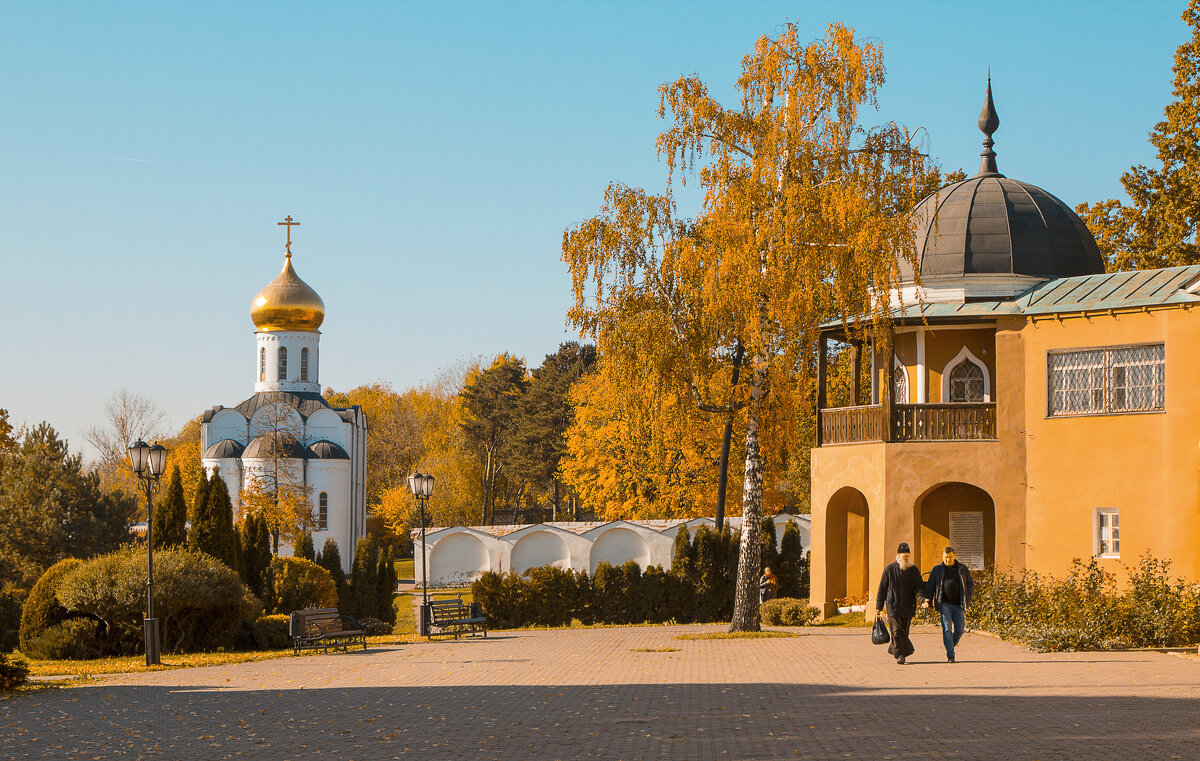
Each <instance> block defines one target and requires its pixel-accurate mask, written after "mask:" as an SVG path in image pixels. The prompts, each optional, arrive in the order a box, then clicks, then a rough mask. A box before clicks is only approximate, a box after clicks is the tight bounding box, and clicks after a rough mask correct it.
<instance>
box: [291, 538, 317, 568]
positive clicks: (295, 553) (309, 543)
mask: <svg viewBox="0 0 1200 761" xmlns="http://www.w3.org/2000/svg"><path fill="white" fill-rule="evenodd" d="M292 557H297V558H304V559H305V560H311V561H313V562H316V560H317V551H316V548H314V547H313V540H312V534H310V533H308V532H307V531H301V532H300V533H299V534H297V535H296V546H295V547H293V548H292Z"/></svg>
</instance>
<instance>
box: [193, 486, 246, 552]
mask: <svg viewBox="0 0 1200 761" xmlns="http://www.w3.org/2000/svg"><path fill="white" fill-rule="evenodd" d="M197 518H198V520H197V521H196V522H195V523H193V524H192V533H191V535H190V536H189V537H188V542H189V545H190V546H191V547H192V548H193V549H196V550H199V551H200V552H205V553H207V554H209V555H212V556H213V557H214V558H216V559H217V560H220V561H221V562H222V563H224V564H225V565H226V566H228V567H229V568H232V569H234V570H237V569H238V566H239V565H240V564H239V563H238V542H237V537H236V535H235V534H234V531H233V503H232V501H231V500H230V499H229V488H228V487H227V486H226V485H225V479H224V478H221V477H220V473H219V472H218V471H217V470H214V471H213V474H212V477H211V478H210V479H209V482H208V488H207V490H206V494H205V498H204V505H203V506H202V509H201V510H200V512H199V514H198V516H197Z"/></svg>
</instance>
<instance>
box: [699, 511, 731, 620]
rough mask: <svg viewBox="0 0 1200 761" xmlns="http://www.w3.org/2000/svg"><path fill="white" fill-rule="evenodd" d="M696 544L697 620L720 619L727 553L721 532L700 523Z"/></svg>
mask: <svg viewBox="0 0 1200 761" xmlns="http://www.w3.org/2000/svg"><path fill="white" fill-rule="evenodd" d="M692 543H693V544H694V545H695V549H694V552H695V554H696V564H695V580H694V581H695V586H696V621H698V622H702V623H704V622H709V621H718V620H720V618H721V609H722V608H723V607H724V606H723V605H722V599H723V594H722V592H723V589H724V586H725V569H724V559H725V553H724V552H723V550H722V546H721V535H720V534H718V533H717V532H715V531H713V530H712V529H711V528H709V527H708V525H707V524H703V523H702V524H700V526H699V527H697V529H696V536H695V537H694V538H693V539H692Z"/></svg>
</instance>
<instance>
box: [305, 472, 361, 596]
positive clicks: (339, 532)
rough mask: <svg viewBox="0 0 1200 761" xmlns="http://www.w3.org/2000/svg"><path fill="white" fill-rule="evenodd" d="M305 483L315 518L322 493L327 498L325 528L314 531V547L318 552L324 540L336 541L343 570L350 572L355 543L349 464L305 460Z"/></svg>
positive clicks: (323, 544)
mask: <svg viewBox="0 0 1200 761" xmlns="http://www.w3.org/2000/svg"><path fill="white" fill-rule="evenodd" d="M305 476H306V478H307V483H308V485H309V486H310V487H312V511H313V515H314V516H316V515H317V510H318V505H319V500H320V496H321V493H322V492H324V493H325V494H326V495H327V496H328V498H329V505H328V516H329V520H328V528H327V529H325V530H324V531H314V532H313V546H314V547H315V548H316V549H317V550H320V549H321V548H322V547H324V546H325V540H326V539H330V538H332V539H333V540H334V541H335V542H337V546H338V551H339V552H340V553H341V556H342V570H344V571H346V572H349V571H350V565H351V562H352V560H353V557H354V542H355V541H356V540H357V537H356V536H355V532H354V527H353V511H352V510H351V503H350V461H349V460H308V461H307V463H306V474H305Z"/></svg>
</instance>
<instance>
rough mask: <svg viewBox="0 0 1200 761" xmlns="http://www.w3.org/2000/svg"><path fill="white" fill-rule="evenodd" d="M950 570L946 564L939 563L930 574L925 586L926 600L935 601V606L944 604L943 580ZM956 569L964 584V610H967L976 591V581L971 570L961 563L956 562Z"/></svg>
mask: <svg viewBox="0 0 1200 761" xmlns="http://www.w3.org/2000/svg"><path fill="white" fill-rule="evenodd" d="M947 568H949V566H947V565H946V564H945V563H938V564H937V565H935V566H934V567H933V569H932V570H931V571H930V572H929V581H928V582H926V584H925V595H924V597H925V599H926V600H933V604H934V605H935V606H937V605H941V604H942V578H943V577H944V576H945V575H946V570H947ZM954 569H955V570H956V571H958V578H959V581H961V583H962V606H963V610H966V609H967V604H968V603H969V602H970V601H971V593H972V592H974V591H975V580H974V579H972V578H971V569H970V568H967V567H966V566H965V565H963V564H962V563H960V562H959V561H957V560H955V561H954Z"/></svg>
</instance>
